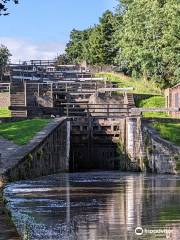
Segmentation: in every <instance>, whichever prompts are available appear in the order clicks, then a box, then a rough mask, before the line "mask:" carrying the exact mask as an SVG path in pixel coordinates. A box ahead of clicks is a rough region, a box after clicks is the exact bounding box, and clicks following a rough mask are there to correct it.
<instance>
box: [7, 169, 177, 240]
mask: <svg viewBox="0 0 180 240" xmlns="http://www.w3.org/2000/svg"><path fill="white" fill-rule="evenodd" d="M5 197H6V199H7V207H8V208H9V209H10V210H11V213H12V216H13V220H14V222H15V224H16V226H17V228H18V230H19V232H20V233H21V235H22V236H23V237H24V239H32V240H38V239H48V240H49V239H53V240H55V239H62V240H71V239H72V240H76V239H77V240H96V239H97V240H100V239H103V240H116V239H117V240H119V239H123V240H126V239H127V240H131V239H132V240H134V239H147V240H151V239H161V240H162V239H163V240H164V239H171V240H178V239H179V236H180V207H179V202H180V177H176V176H165V175H162V176H157V175H156V176H155V175H143V174H138V173H134V174H133V173H131V174H128V173H120V172H117V171H112V172H91V173H71V174H58V175H53V176H49V177H43V178H40V179H37V180H34V181H24V182H17V183H14V184H9V185H8V186H7V187H6V189H5ZM136 227H142V228H143V230H144V233H143V235H141V236H137V235H136V234H135V228H136Z"/></svg>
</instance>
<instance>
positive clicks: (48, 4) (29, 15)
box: [0, 0, 117, 62]
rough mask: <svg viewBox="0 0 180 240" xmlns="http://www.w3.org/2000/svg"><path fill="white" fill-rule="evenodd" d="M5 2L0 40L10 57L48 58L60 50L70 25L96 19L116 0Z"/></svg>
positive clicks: (78, 25)
mask: <svg viewBox="0 0 180 240" xmlns="http://www.w3.org/2000/svg"><path fill="white" fill-rule="evenodd" d="M19 2H20V3H19V4H18V5H15V4H13V3H9V4H8V8H9V9H8V11H9V12H10V15H9V16H0V44H3V45H5V46H7V47H8V48H9V50H10V52H11V54H12V57H11V61H12V62H17V61H19V60H21V61H23V60H30V59H52V58H54V57H56V56H57V54H60V53H63V52H64V49H65V45H66V43H67V42H68V40H69V34H70V31H71V30H72V29H73V28H76V29H78V30H83V29H85V28H87V27H90V26H93V25H94V24H96V23H98V20H99V17H100V16H101V15H102V13H103V12H104V11H106V10H107V9H109V10H113V9H114V8H115V6H116V5H117V0H88V1H87V0H19Z"/></svg>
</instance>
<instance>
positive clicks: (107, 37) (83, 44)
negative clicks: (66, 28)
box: [66, 11, 117, 65]
mask: <svg viewBox="0 0 180 240" xmlns="http://www.w3.org/2000/svg"><path fill="white" fill-rule="evenodd" d="M116 24H117V21H116V17H115V16H114V15H113V13H112V12H111V11H106V12H105V13H104V14H103V15H102V17H101V18H100V19H99V24H98V25H95V26H94V27H92V28H88V29H86V30H84V31H78V30H75V29H74V30H73V31H72V32H71V34H70V41H69V43H68V44H67V47H66V53H67V55H68V57H69V58H70V59H72V60H73V61H74V62H77V63H80V62H82V61H83V60H86V61H87V62H88V63H89V64H94V65H106V64H107V65H110V64H113V63H114V59H115V56H116V51H117V49H116V48H115V44H114V33H115V31H116Z"/></svg>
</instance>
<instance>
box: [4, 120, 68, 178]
mask: <svg viewBox="0 0 180 240" xmlns="http://www.w3.org/2000/svg"><path fill="white" fill-rule="evenodd" d="M69 151H70V123H69V122H68V121H67V120H66V119H65V118H60V119H56V120H54V121H53V122H52V123H50V124H48V126H47V127H45V128H44V129H43V130H42V131H41V132H39V133H38V134H37V136H36V137H35V138H34V139H33V140H32V141H30V143H29V144H28V145H25V146H24V147H22V148H21V149H20V150H19V151H18V152H17V154H16V155H14V156H13V159H12V165H11V166H9V167H8V168H6V169H4V170H3V172H2V173H0V175H1V179H7V180H8V181H17V180H24V179H32V178H35V177H40V176H44V175H49V174H54V173H59V172H65V171H68V170H69Z"/></svg>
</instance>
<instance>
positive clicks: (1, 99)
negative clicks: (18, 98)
mask: <svg viewBox="0 0 180 240" xmlns="http://www.w3.org/2000/svg"><path fill="white" fill-rule="evenodd" d="M9 106H10V94H9V93H8V92H2V93H0V108H7V107H9Z"/></svg>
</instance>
